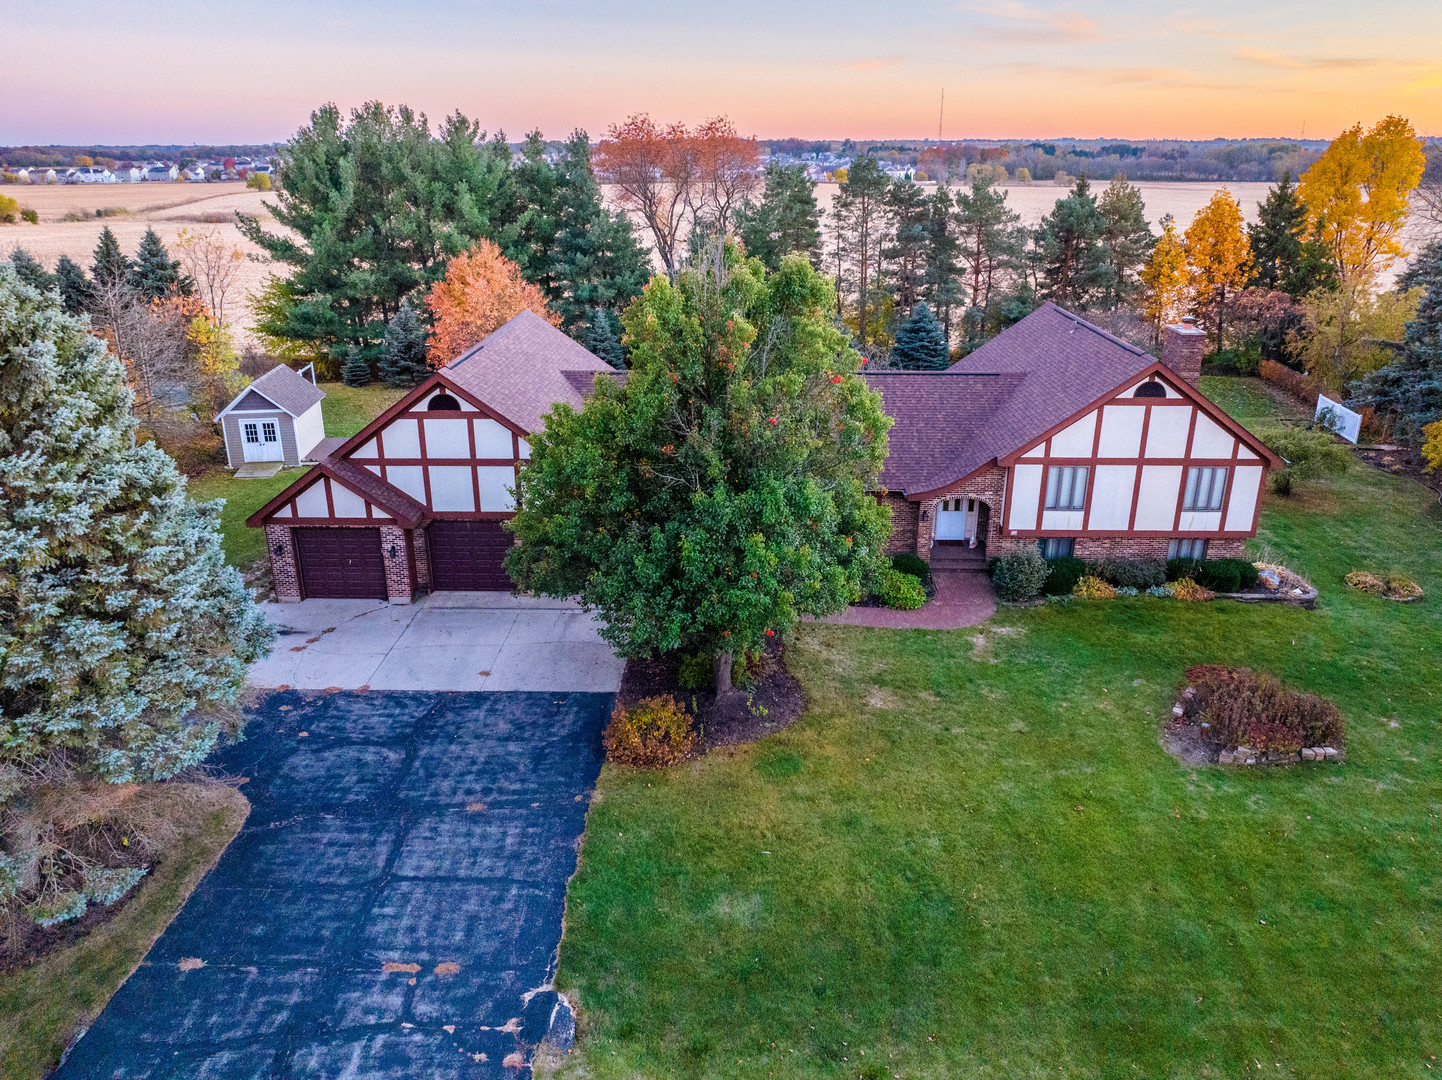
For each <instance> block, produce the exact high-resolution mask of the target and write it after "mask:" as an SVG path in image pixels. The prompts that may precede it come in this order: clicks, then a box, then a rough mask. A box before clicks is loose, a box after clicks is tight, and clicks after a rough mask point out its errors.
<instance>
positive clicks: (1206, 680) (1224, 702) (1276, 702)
mask: <svg viewBox="0 0 1442 1080" xmlns="http://www.w3.org/2000/svg"><path fill="white" fill-rule="evenodd" d="M1186 679H1187V683H1186V687H1185V688H1184V689H1183V690H1182V692H1181V695H1180V696H1179V698H1178V700H1177V703H1176V704H1175V705H1173V706H1172V716H1173V721H1172V723H1173V725H1174V726H1175V727H1180V728H1189V729H1190V733H1191V734H1192V735H1193V736H1194V737H1195V739H1196V740H1197V741H1198V742H1199V743H1200V744H1201V746H1202V747H1203V748H1205V749H1206V750H1207V751H1208V752H1209V755H1215V760H1216V761H1217V762H1218V763H1219V764H1222V765H1291V764H1295V763H1297V762H1303V761H1323V762H1328V761H1330V762H1337V761H1340V760H1341V759H1342V740H1343V735H1344V727H1343V723H1342V714H1341V713H1340V712H1338V711H1337V707H1336V706H1335V705H1333V704H1332V703H1331V702H1330V701H1327V700H1326V699H1325V698H1320V697H1317V696H1316V695H1314V694H1305V693H1302V692H1301V691H1298V690H1289V689H1287V688H1286V687H1285V686H1283V685H1282V683H1281V681H1280V680H1278V679H1277V678H1276V677H1275V676H1272V675H1268V674H1266V673H1260V672H1255V671H1252V670H1251V669H1250V668H1230V667H1223V666H1221V665H1218V664H1205V665H1201V666H1198V667H1191V668H1188V669H1187V673H1186Z"/></svg>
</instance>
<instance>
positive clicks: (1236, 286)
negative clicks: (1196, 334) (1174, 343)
mask: <svg viewBox="0 0 1442 1080" xmlns="http://www.w3.org/2000/svg"><path fill="white" fill-rule="evenodd" d="M1184 246H1185V249H1186V255H1187V272H1188V279H1189V282H1190V285H1191V291H1192V299H1193V302H1194V303H1195V304H1196V305H1197V307H1198V309H1199V310H1201V311H1202V312H1204V313H1205V315H1206V320H1207V323H1208V324H1209V325H1210V326H1211V328H1212V348H1213V349H1220V348H1222V345H1223V340H1224V339H1223V334H1224V333H1225V331H1226V322H1227V310H1228V307H1229V306H1230V305H1231V304H1232V302H1233V301H1234V300H1235V298H1236V294H1237V293H1239V292H1241V291H1242V290H1243V289H1244V288H1246V286H1247V279H1248V278H1249V277H1251V273H1252V245H1251V243H1250V242H1249V241H1248V240H1247V233H1246V230H1245V229H1244V228H1243V227H1242V207H1241V204H1240V203H1238V202H1237V200H1236V199H1234V198H1232V193H1231V192H1230V191H1228V190H1227V189H1226V188H1222V189H1221V190H1220V191H1218V192H1217V193H1216V194H1215V195H1213V196H1212V201H1211V202H1209V203H1207V205H1206V206H1204V207H1202V209H1201V211H1200V212H1199V213H1198V214H1197V216H1196V217H1195V218H1193V219H1192V223H1191V225H1189V226H1188V227H1187V233H1186V241H1185V245H1184Z"/></svg>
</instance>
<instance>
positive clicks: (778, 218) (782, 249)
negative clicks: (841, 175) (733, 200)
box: [736, 164, 821, 270]
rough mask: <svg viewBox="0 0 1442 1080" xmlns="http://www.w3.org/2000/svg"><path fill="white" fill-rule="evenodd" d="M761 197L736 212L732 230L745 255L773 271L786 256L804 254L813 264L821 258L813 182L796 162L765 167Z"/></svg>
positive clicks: (818, 219)
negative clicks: (738, 239) (739, 241)
mask: <svg viewBox="0 0 1442 1080" xmlns="http://www.w3.org/2000/svg"><path fill="white" fill-rule="evenodd" d="M762 181H763V185H764V186H763V188H762V191H761V200H760V201H759V202H757V203H752V202H750V201H748V202H747V203H746V204H745V205H744V206H742V207H741V209H740V210H738V211H737V213H736V231H737V235H739V236H740V237H741V242H742V243H743V244H744V245H745V246H746V254H747V255H748V256H749V257H751V258H756V259H760V260H761V261H762V262H763V263H764V264H765V265H766V269H768V270H776V269H778V268H779V267H780V266H781V260H782V259H784V258H785V257H786V256H787V255H793V254H795V255H805V256H806V258H807V259H809V260H810V261H811V264H812V265H813V266H815V265H817V264H818V262H819V261H820V258H821V210H820V208H819V207H818V206H817V205H816V184H815V182H814V181H812V180H810V179H808V178H807V176H806V170H805V169H804V168H802V167H800V166H799V165H776V164H771V165H767V166H766V171H765V173H764V174H763V178H762Z"/></svg>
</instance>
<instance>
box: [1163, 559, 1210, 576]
mask: <svg viewBox="0 0 1442 1080" xmlns="http://www.w3.org/2000/svg"><path fill="white" fill-rule="evenodd" d="M1201 566H1202V560H1201V559H1168V560H1167V580H1168V581H1181V580H1182V579H1183V578H1191V579H1192V580H1193V581H1195V580H1196V577H1197V571H1198V570H1200V569H1201Z"/></svg>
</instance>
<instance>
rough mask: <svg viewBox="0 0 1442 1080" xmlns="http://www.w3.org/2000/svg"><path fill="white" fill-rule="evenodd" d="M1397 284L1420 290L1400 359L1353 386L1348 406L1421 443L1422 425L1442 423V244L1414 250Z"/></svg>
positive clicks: (1405, 437)
mask: <svg viewBox="0 0 1442 1080" xmlns="http://www.w3.org/2000/svg"><path fill="white" fill-rule="evenodd" d="M1398 285H1399V286H1401V287H1402V288H1406V289H1421V290H1422V299H1421V301H1420V302H1419V303H1418V305H1417V314H1416V315H1414V316H1413V317H1412V319H1411V321H1409V322H1408V323H1407V330H1406V335H1405V344H1404V347H1403V351H1402V356H1401V357H1400V358H1399V359H1397V360H1395V361H1393V362H1392V363H1391V364H1388V365H1387V366H1386V367H1383V368H1379V369H1378V370H1376V371H1373V372H1371V373H1370V374H1368V375H1366V376H1364V377H1363V378H1362V379H1361V380H1359V381H1358V382H1354V383H1353V384H1352V386H1351V392H1352V398H1353V400H1352V402H1351V404H1352V405H1353V406H1355V407H1358V408H1360V407H1362V406H1364V405H1370V406H1372V407H1373V408H1374V409H1376V410H1377V411H1378V412H1380V413H1382V414H1383V415H1385V416H1388V417H1390V418H1391V419H1392V420H1393V421H1394V422H1395V423H1396V425H1397V431H1398V434H1399V435H1400V436H1401V437H1402V438H1404V439H1409V440H1412V441H1420V439H1421V435H1422V429H1423V428H1424V427H1426V426H1427V425H1429V424H1434V423H1436V422H1437V421H1439V420H1442V242H1439V241H1434V242H1433V243H1431V244H1428V245H1427V246H1426V247H1425V248H1423V249H1422V250H1421V251H1420V252H1418V253H1417V259H1416V261H1415V262H1414V263H1413V264H1412V265H1411V266H1410V267H1408V268H1407V272H1406V273H1405V274H1404V275H1402V277H1401V279H1400V280H1399V281H1398Z"/></svg>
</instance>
